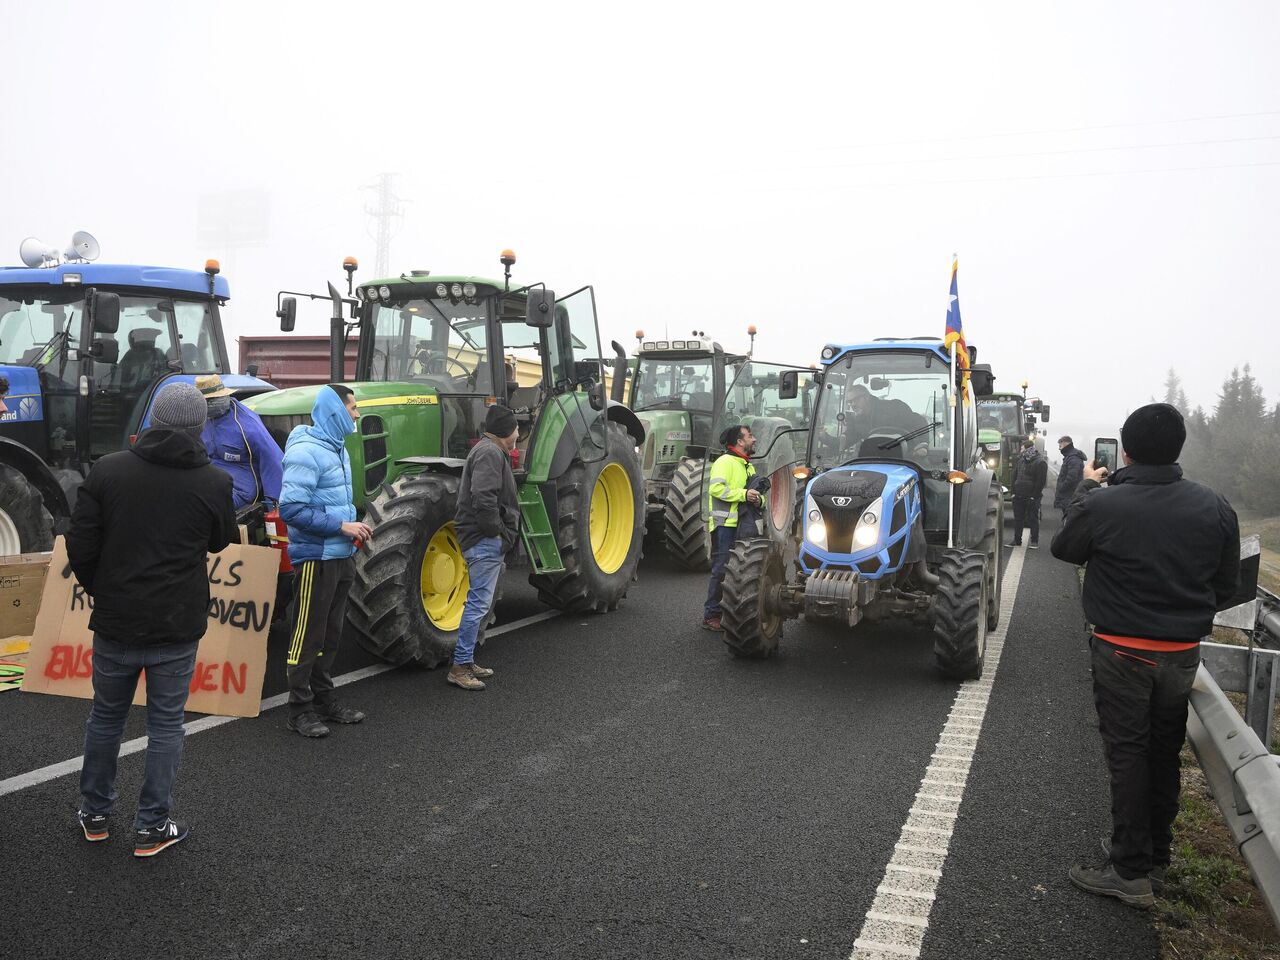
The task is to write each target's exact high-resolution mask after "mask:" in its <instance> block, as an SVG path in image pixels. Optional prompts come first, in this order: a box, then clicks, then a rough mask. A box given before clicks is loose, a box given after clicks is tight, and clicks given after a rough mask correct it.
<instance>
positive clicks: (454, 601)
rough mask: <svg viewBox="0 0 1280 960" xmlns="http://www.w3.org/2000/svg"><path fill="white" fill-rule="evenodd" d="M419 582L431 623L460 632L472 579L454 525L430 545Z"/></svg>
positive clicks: (435, 538)
mask: <svg viewBox="0 0 1280 960" xmlns="http://www.w3.org/2000/svg"><path fill="white" fill-rule="evenodd" d="M419 580H420V586H421V588H422V609H423V610H425V611H426V612H427V616H428V617H429V618H430V619H431V622H432V623H434V624H435V625H436V627H438V628H439V629H441V630H457V629H458V624H460V623H461V622H462V608H463V607H465V606H466V603H467V591H468V590H469V589H471V578H470V577H469V576H467V561H466V560H465V559H463V556H462V546H461V545H460V544H459V543H458V531H457V530H455V529H454V527H453V524H452V523H446V524H445V525H444V526H443V527H441V528H440V529H439V530H437V531H436V532H435V536H433V537H432V538H431V542H430V543H428V544H427V549H426V552H425V553H423V555H422V571H421V576H420V577H419Z"/></svg>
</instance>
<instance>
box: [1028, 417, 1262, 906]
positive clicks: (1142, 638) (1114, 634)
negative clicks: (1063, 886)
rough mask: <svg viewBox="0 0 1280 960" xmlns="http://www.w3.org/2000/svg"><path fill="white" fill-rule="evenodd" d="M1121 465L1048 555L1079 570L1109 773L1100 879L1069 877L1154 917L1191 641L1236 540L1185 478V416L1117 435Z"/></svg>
mask: <svg viewBox="0 0 1280 960" xmlns="http://www.w3.org/2000/svg"><path fill="white" fill-rule="evenodd" d="M1120 436H1121V439H1122V443H1123V444H1124V451H1125V454H1124V461H1125V463H1126V464H1127V466H1126V467H1125V468H1124V469H1122V470H1119V471H1117V472H1116V474H1115V476H1113V477H1111V478H1109V480H1108V486H1107V488H1106V489H1099V484H1098V481H1099V480H1101V479H1102V478H1103V477H1104V476H1105V475H1106V470H1105V469H1101V468H1098V469H1095V468H1094V467H1093V465H1090V466H1087V467H1085V469H1084V479H1083V480H1082V481H1081V482H1080V487H1079V489H1078V491H1077V492H1076V495H1075V497H1074V499H1073V500H1072V501H1071V504H1070V505H1069V506H1068V508H1067V516H1066V520H1065V522H1064V524H1063V526H1062V529H1061V530H1059V531H1058V533H1057V535H1056V536H1055V537H1054V538H1053V544H1052V547H1051V549H1052V550H1053V555H1054V556H1055V557H1057V558H1059V559H1060V560H1066V561H1068V562H1069V563H1075V564H1088V567H1087V569H1086V571H1085V580H1084V612H1085V616H1086V618H1087V619H1088V620H1089V622H1090V623H1091V624H1092V626H1093V635H1092V637H1091V638H1090V644H1091V646H1092V650H1093V654H1092V657H1093V697H1094V703H1095V705H1096V707H1097V710H1098V729H1099V730H1100V731H1101V733H1102V741H1103V744H1104V746H1105V749H1106V756H1107V766H1108V768H1109V771H1110V774H1111V823H1112V828H1111V836H1110V838H1108V839H1105V840H1103V843H1102V846H1103V849H1104V851H1105V852H1106V855H1107V862H1106V863H1105V864H1103V865H1102V866H1101V867H1100V868H1091V867H1085V866H1081V865H1077V866H1075V867H1072V868H1071V872H1070V876H1071V881H1072V882H1073V883H1074V884H1075V885H1076V886H1078V887H1080V888H1081V889H1082V890H1087V891H1088V892H1090V893H1095V894H1098V895H1100V896H1108V897H1115V898H1117V899H1118V900H1121V901H1123V902H1124V903H1128V904H1130V905H1133V906H1150V905H1151V904H1152V902H1153V894H1152V881H1153V880H1154V881H1155V883H1156V888H1157V889H1158V888H1159V886H1160V884H1161V883H1162V882H1163V880H1164V871H1165V868H1166V867H1167V866H1168V864H1169V845H1170V842H1171V840H1172V836H1173V831H1172V825H1173V818H1174V816H1175V815H1176V814H1177V812H1178V791H1179V789H1180V788H1181V782H1180V779H1179V776H1180V770H1179V756H1178V755H1179V753H1180V752H1181V750H1182V742H1183V739H1184V738H1185V736H1186V730H1187V703H1188V700H1189V699H1190V695H1191V684H1192V681H1193V680H1194V679H1195V675H1196V669H1197V668H1198V667H1199V664H1200V638H1201V637H1203V636H1205V635H1206V634H1208V633H1209V631H1210V630H1211V629H1212V628H1213V615H1214V613H1215V611H1216V610H1217V609H1218V608H1219V607H1221V606H1222V605H1223V604H1224V603H1226V602H1227V601H1229V600H1230V598H1231V597H1232V595H1233V594H1234V593H1235V589H1236V581H1237V579H1238V577H1239V574H1240V528H1239V525H1238V523H1237V522H1236V515H1235V511H1233V510H1232V509H1231V505H1230V504H1228V503H1227V501H1226V500H1225V499H1223V498H1222V497H1220V496H1218V495H1217V494H1216V493H1214V492H1213V491H1212V490H1210V489H1209V488H1208V487H1204V486H1201V485H1200V484H1198V483H1192V482H1191V481H1190V480H1184V479H1183V478H1182V468H1181V467H1179V466H1178V464H1177V462H1176V461H1177V459H1178V455H1179V453H1180V452H1181V451H1182V444H1183V442H1184V441H1185V440H1186V436H1187V432H1186V426H1185V425H1184V423H1183V419H1182V414H1180V413H1179V412H1178V411H1177V409H1175V408H1174V407H1172V406H1170V405H1169V404H1166V403H1153V404H1149V405H1147V406H1145V407H1142V408H1140V409H1138V410H1136V411H1134V413H1133V414H1132V415H1131V416H1130V417H1129V419H1128V420H1126V421H1125V425H1124V428H1123V429H1122V430H1121V433H1120Z"/></svg>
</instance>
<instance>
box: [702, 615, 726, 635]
mask: <svg viewBox="0 0 1280 960" xmlns="http://www.w3.org/2000/svg"><path fill="white" fill-rule="evenodd" d="M702 629H703V630H710V631H711V632H712V633H723V632H724V627H722V626H720V618H719V617H707V618H706V619H705V620H703V621H702Z"/></svg>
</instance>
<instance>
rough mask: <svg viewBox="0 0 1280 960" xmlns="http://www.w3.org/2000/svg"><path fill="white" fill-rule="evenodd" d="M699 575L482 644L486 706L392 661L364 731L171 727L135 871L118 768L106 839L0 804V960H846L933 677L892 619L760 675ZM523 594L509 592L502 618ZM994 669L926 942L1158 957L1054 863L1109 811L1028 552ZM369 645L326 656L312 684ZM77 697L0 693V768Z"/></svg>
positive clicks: (889, 848)
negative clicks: (732, 646)
mask: <svg viewBox="0 0 1280 960" xmlns="http://www.w3.org/2000/svg"><path fill="white" fill-rule="evenodd" d="M1047 512H1048V511H1047ZM1051 530H1052V528H1050V529H1049V530H1047V531H1046V533H1045V535H1044V540H1045V542H1046V544H1047V540H1048V536H1049V534H1050V533H1051ZM704 588H705V580H704V579H703V578H702V577H701V576H699V575H689V574H685V573H681V572H678V571H677V570H675V569H674V568H672V567H671V566H669V565H668V564H666V563H665V562H664V561H663V560H662V559H661V558H660V557H659V558H651V559H647V560H646V561H645V562H644V565H643V567H642V574H641V578H640V580H639V582H638V583H636V584H635V585H634V586H633V588H632V590H631V595H630V597H629V599H628V601H627V602H626V603H625V604H624V606H623V608H622V609H621V610H619V611H618V612H616V613H614V614H610V615H608V616H603V617H597V616H593V617H573V616H561V617H557V618H555V619H550V620H544V621H540V622H537V623H533V624H530V625H527V626H524V627H520V628H518V629H516V630H514V631H512V632H509V633H506V634H504V635H502V636H497V637H494V638H493V639H492V640H491V641H490V643H488V644H487V645H486V646H485V647H484V648H482V651H481V653H482V662H484V663H486V665H489V666H492V667H493V668H494V669H495V670H497V677H496V678H495V679H494V681H493V682H492V684H491V688H490V689H489V690H488V691H486V692H484V693H482V694H466V693H463V692H462V691H459V690H456V689H454V688H452V687H448V686H446V684H445V682H444V675H443V672H441V671H434V672H423V671H419V670H413V669H405V670H397V671H392V672H388V673H383V674H381V675H379V676H376V677H372V678H370V679H366V680H362V681H360V682H359V683H356V684H353V685H351V686H348V687H346V688H344V693H345V695H346V698H347V700H348V701H349V702H352V703H355V704H357V705H359V706H360V707H362V708H363V709H365V710H367V711H368V712H369V719H368V720H367V721H366V722H365V723H363V724H361V725H359V726H355V727H345V728H338V729H336V730H335V732H334V734H333V735H332V736H331V737H329V738H328V739H327V740H321V741H304V740H302V739H301V738H298V737H297V736H296V735H293V734H290V733H288V732H287V731H286V730H285V728H284V720H285V716H284V711H283V710H282V709H275V710H271V711H268V712H266V713H264V714H263V715H262V716H261V717H259V718H257V719H254V720H238V721H235V722H231V723H228V724H225V725H222V726H219V727H216V728H214V729H211V730H208V731H205V732H202V733H199V734H197V735H194V736H191V737H190V738H189V739H188V740H187V745H186V753H185V756H184V760H183V768H182V771H181V773H180V775H179V782H178V788H177V802H178V809H177V810H176V811H175V812H176V813H177V815H178V816H180V817H185V818H189V819H190V820H191V821H192V822H193V823H194V824H195V832H194V833H193V835H192V837H191V839H190V840H188V841H187V842H186V843H184V844H182V845H181V846H179V847H177V848H174V849H173V850H171V851H167V852H166V853H164V854H163V855H161V856H159V857H157V858H155V860H154V861H136V860H135V859H134V858H133V857H132V856H130V855H129V854H130V849H131V848H130V837H129V827H130V820H131V816H132V808H133V798H134V796H135V795H136V791H137V788H138V786H139V781H140V775H141V769H142V758H141V756H140V755H134V756H130V757H127V758H125V759H123V760H122V761H121V765H120V783H119V787H120V792H121V796H122V801H121V809H120V816H119V817H118V818H117V821H116V824H115V834H114V835H113V836H112V838H111V840H109V841H108V842H106V843H101V844H95V845H88V844H86V843H85V842H84V841H83V840H82V839H81V838H80V835H79V831H78V828H77V827H76V826H75V824H74V811H75V809H76V803H77V799H78V797H77V795H76V779H75V776H74V775H71V776H63V777H61V778H59V779H56V780H53V781H50V782H47V783H43V784H40V785H37V786H33V787H29V788H26V789H22V790H20V791H17V792H15V793H10V794H9V795H6V796H2V797H0V823H2V824H3V825H4V826H3V828H0V829H2V832H3V836H4V839H5V843H4V851H5V864H4V869H3V874H2V875H3V881H0V884H2V885H3V888H4V890H5V895H4V896H5V901H6V902H7V903H8V904H10V913H11V914H12V915H13V918H12V919H11V922H10V924H9V930H8V937H7V943H6V947H7V954H8V955H11V956H14V957H24V958H26V957H31V958H34V957H57V958H60V960H65V958H78V957H95V958H97V957H117V956H119V957H135V958H136V957H159V956H174V957H182V958H184V960H187V958H203V957H237V958H241V957H243V958H248V957H280V956H288V957H300V956H307V957H343V958H349V957H361V958H365V957H376V958H381V957H387V958H391V957H406V956H413V957H449V958H454V957H458V958H464V957H495V956H503V957H551V956H555V957H762V958H763V957H770V958H774V957H806V958H813V957H831V958H837V957H847V956H849V954H850V951H851V950H852V949H853V944H854V940H855V938H856V937H857V936H858V933H859V930H860V929H861V928H862V926H863V923H864V919H865V917H866V913H867V911H868V909H869V908H870V906H871V903H872V900H873V898H874V897H875V893H876V888H877V885H878V884H880V882H881V880H882V878H883V876H884V874H885V867H886V864H887V863H888V862H889V859H890V857H891V856H892V855H893V850H894V844H895V842H897V841H898V838H899V834H900V831H901V830H902V827H903V824H904V823H905V822H906V821H907V816H908V811H909V809H910V808H911V806H912V803H913V798H914V797H915V795H916V792H917V791H918V790H919V789H920V781H921V778H922V777H923V776H924V775H925V768H926V766H927V765H928V764H929V762H930V755H931V753H933V752H934V750H935V744H936V743H937V742H938V740H939V734H940V732H941V730H942V727H943V724H944V722H945V720H946V718H947V714H948V712H949V710H950V709H951V705H952V702H953V700H954V699H955V697H956V693H957V689H958V685H957V684H955V683H949V682H946V681H943V680H941V679H939V678H938V677H937V676H935V674H934V672H933V669H932V666H931V656H930V643H929V638H928V635H927V633H926V632H925V631H924V630H922V629H919V628H903V627H899V626H887V625H882V626H869V625H863V626H860V627H859V628H858V629H857V630H856V631H853V632H849V631H843V630H839V629H835V628H831V627H824V626H820V625H812V624H804V623H794V622H793V623H789V624H788V625H787V631H786V635H785V639H784V646H783V652H782V654H781V655H780V656H779V658H778V659H777V660H776V661H770V662H766V663H749V662H739V661H735V660H733V659H731V658H730V657H729V656H728V655H727V654H726V652H725V651H724V649H723V648H722V645H721V644H720V643H719V641H718V640H717V639H716V638H715V637H713V636H712V635H710V634H707V633H705V632H703V631H702V630H700V629H699V628H698V620H699V610H700V601H701V596H702V593H703V590H704ZM541 610H542V608H541V607H540V606H539V605H538V603H537V601H536V598H534V597H533V596H532V592H531V591H530V590H529V588H528V587H527V586H525V585H523V583H521V582H520V579H519V578H515V577H513V578H511V579H510V581H509V583H508V585H507V586H506V589H505V595H504V598H503V601H502V604H501V607H500V609H499V615H500V622H506V623H510V622H513V621H518V620H520V619H522V618H524V617H527V616H529V615H530V614H534V613H537V612H539V611H541ZM280 654H281V649H280V647H279V644H276V643H273V649H272V664H273V669H272V670H270V671H269V676H268V687H267V691H266V692H267V693H268V694H272V693H276V692H278V691H280V690H282V689H283V670H282V667H281V666H280V660H281V656H280ZM1002 657H1003V659H1002V661H1001V664H1000V667H999V670H998V672H997V674H996V676H995V681H994V686H993V687H992V694H991V700H990V707H989V710H988V713H987V716H986V721H985V724H984V725H983V727H982V730H981V734H980V737H979V739H978V741H977V750H976V755H975V760H974V764H973V767H972V772H971V774H970V777H969V781H968V786H967V789H966V791H965V794H964V800H963V802H962V804H961V805H960V808H959V816H958V818H957V820H956V827H955V833H954V836H953V838H952V840H951V844H950V856H949V858H948V859H947V861H946V863H945V866H944V868H943V870H942V877H941V880H940V882H939V886H938V889H937V899H936V901H935V902H934V905H933V910H932V913H931V915H930V918H929V921H928V928H927V931H926V933H925V937H924V942H923V949H922V953H921V955H922V956H924V957H927V958H980V957H981V958H986V957H1004V956H1007V957H1031V956H1035V957H1047V958H1053V957H1059V956H1060V957H1063V958H1067V957H1071V958H1080V957H1106V958H1108V960H1113V958H1115V957H1126V958H1129V957H1134V958H1141V957H1153V958H1154V957H1156V956H1158V949H1157V944H1156V939H1155V935H1154V933H1153V931H1152V928H1151V921H1150V918H1149V916H1147V915H1145V914H1142V913H1140V912H1136V911H1132V910H1129V909H1127V908H1125V907H1122V906H1120V905H1118V904H1112V903H1110V902H1104V901H1100V900H1097V899H1095V898H1092V897H1088V896H1086V895H1084V894H1081V893H1079V892H1078V891H1076V890H1075V889H1074V888H1073V887H1071V886H1070V884H1069V883H1068V882H1067V879H1066V869H1067V867H1068V866H1069V865H1070V863H1071V862H1072V861H1073V860H1074V859H1075V858H1077V857H1080V856H1092V855H1093V851H1094V849H1095V848H1096V845H1097V838H1098V837H1099V836H1101V835H1102V833H1103V832H1104V831H1105V825H1106V821H1107V800H1106V784H1105V780H1104V778H1103V770H1102V763H1101V748H1100V743H1099V741H1098V737H1097V733H1096V730H1095V728H1094V726H1093V717H1092V703H1091V700H1090V695H1089V685H1088V672H1087V660H1086V657H1085V648H1084V644H1083V623H1082V618H1081V614H1080V612H1079V603H1078V599H1077V593H1076V586H1075V574H1074V571H1073V570H1072V569H1071V568H1069V567H1067V566H1066V565H1064V564H1061V563H1058V562H1057V561H1054V560H1053V558H1052V557H1051V556H1050V555H1049V553H1048V550H1047V549H1041V550H1039V551H1028V553H1027V555H1026V557H1025V562H1024V565H1023V568H1022V582H1021V587H1020V590H1019V596H1018V602H1017V606H1016V608H1015V612H1014V614H1013V617H1012V621H1011V623H1010V625H1009V630H1008V637H1007V641H1006V644H1005V647H1004V651H1003V655H1002ZM369 662H370V661H369V660H368V658H367V657H365V656H364V655H363V654H362V653H361V652H360V651H359V650H358V649H357V648H356V647H355V645H354V644H352V643H348V644H347V645H346V647H345V649H344V651H343V654H342V655H341V656H340V658H339V667H338V672H344V671H347V670H352V669H356V668H359V667H361V666H364V665H367V664H368V663H369ZM988 679H989V678H988ZM86 712H87V704H86V703H85V702H83V701H76V700H64V699H60V698H55V697H44V696H34V695H26V694H20V693H5V694H0V725H2V729H3V730H4V731H5V733H4V742H5V747H4V750H3V756H2V757H0V780H2V779H4V778H8V777H11V776H13V775H15V774H20V773H23V772H25V771H29V770H32V769H35V768H38V767H41V766H44V765H46V764H50V763H53V762H56V761H60V760H65V759H68V758H71V757H75V756H76V755H78V754H79V752H80V737H81V734H82V729H83V722H84V718H85V715H86ZM135 712H137V711H135ZM133 723H134V727H133V728H132V729H131V731H130V734H129V735H131V736H132V735H137V734H139V733H140V732H141V726H140V722H139V720H138V718H135V719H134V721H133Z"/></svg>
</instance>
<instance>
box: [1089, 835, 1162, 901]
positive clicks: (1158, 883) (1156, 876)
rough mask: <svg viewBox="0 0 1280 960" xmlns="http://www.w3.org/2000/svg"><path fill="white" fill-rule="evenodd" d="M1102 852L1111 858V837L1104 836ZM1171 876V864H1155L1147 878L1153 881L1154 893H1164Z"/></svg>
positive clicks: (1152, 890)
mask: <svg viewBox="0 0 1280 960" xmlns="http://www.w3.org/2000/svg"><path fill="white" fill-rule="evenodd" d="M1102 852H1103V853H1105V854H1106V855H1107V859H1108V860H1110V859H1111V838H1110V837H1103V838H1102ZM1168 877H1169V865H1168V864H1167V863H1166V864H1164V865H1160V864H1155V865H1153V866H1152V867H1151V872H1150V873H1149V874H1147V879H1149V880H1150V881H1151V892H1152V893H1157V894H1159V893H1164V884H1165V881H1166V880H1167V879H1168Z"/></svg>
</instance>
